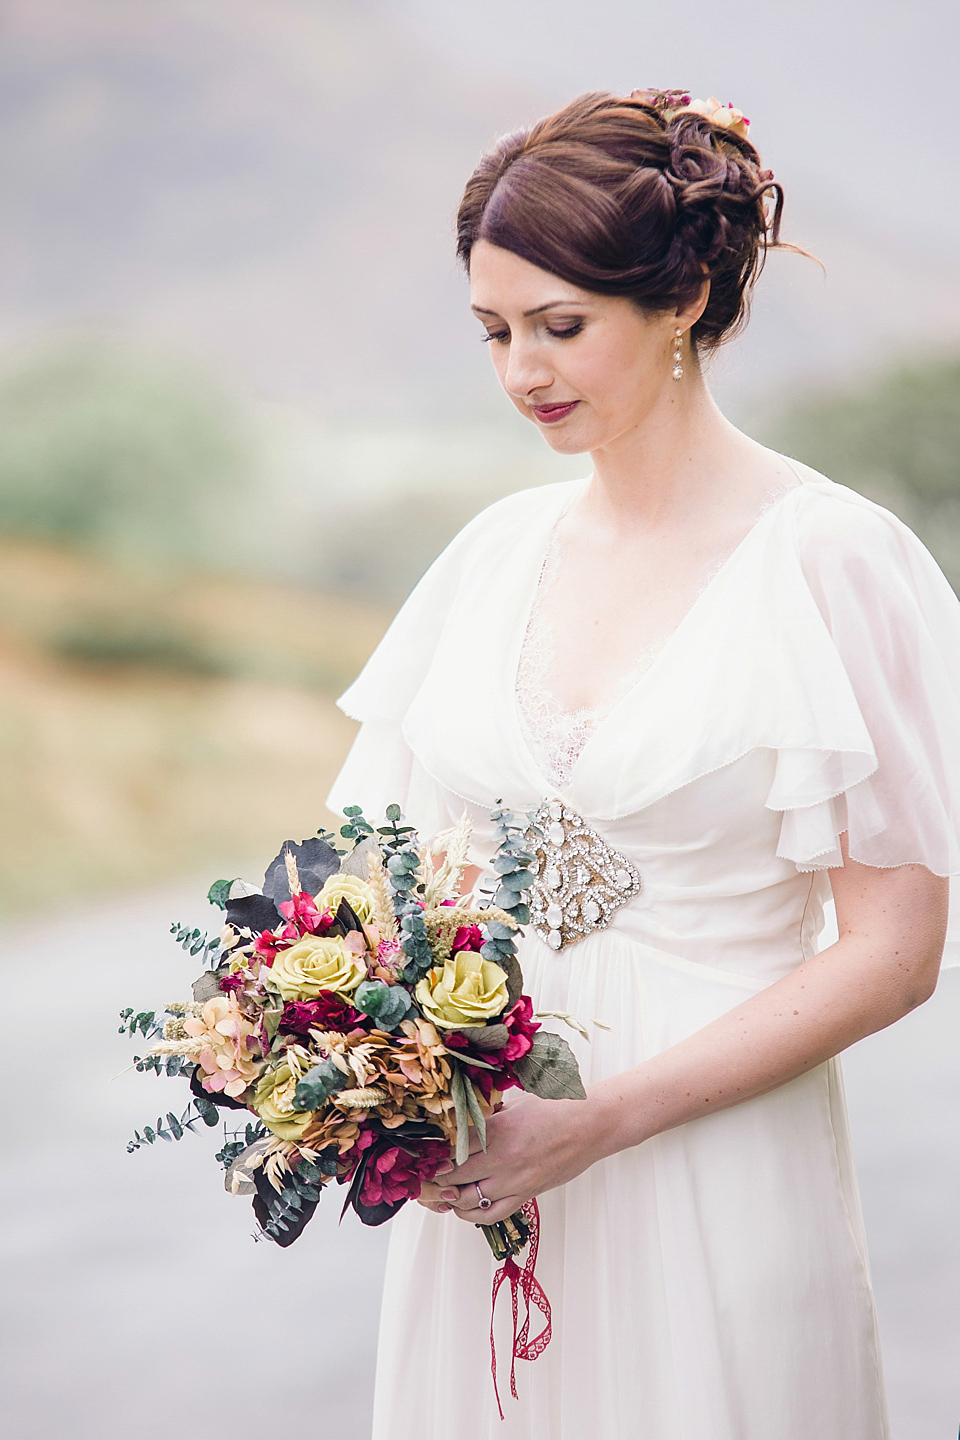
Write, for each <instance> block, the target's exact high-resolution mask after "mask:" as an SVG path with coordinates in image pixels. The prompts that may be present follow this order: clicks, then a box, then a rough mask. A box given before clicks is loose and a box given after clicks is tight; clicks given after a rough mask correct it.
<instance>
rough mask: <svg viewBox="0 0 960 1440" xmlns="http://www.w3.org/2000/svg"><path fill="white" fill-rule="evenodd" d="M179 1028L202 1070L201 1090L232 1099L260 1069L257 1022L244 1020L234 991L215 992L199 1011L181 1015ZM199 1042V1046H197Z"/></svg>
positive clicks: (244, 1017)
mask: <svg viewBox="0 0 960 1440" xmlns="http://www.w3.org/2000/svg"><path fill="white" fill-rule="evenodd" d="M183 1028H184V1030H185V1032H186V1034H187V1035H188V1036H189V1037H190V1039H191V1040H193V1041H194V1042H195V1043H194V1046H193V1047H192V1048H193V1051H194V1054H195V1055H196V1058H197V1063H198V1064H199V1066H200V1069H201V1070H202V1071H203V1079H202V1081H201V1084H202V1085H203V1088H204V1090H211V1091H217V1092H219V1091H223V1092H224V1093H225V1094H227V1095H230V1096H231V1097H232V1098H234V1099H236V1098H237V1097H238V1096H240V1095H242V1094H243V1092H244V1091H245V1090H246V1089H247V1088H248V1087H249V1086H250V1084H251V1083H252V1081H254V1080H256V1078H257V1076H258V1074H259V1073H260V1069H261V1063H260V1062H261V1052H260V1034H259V1031H260V1026H259V1022H257V1021H252V1020H248V1019H247V1017H246V1015H244V1014H243V1011H242V1010H241V1009H240V1006H239V1005H238V1004H237V999H236V996H235V995H215V996H214V997H213V999H211V1000H207V1001H206V1002H205V1003H204V1004H203V1005H201V1006H200V1011H199V1014H194V1015H185V1016H184V1019H183ZM198 1045H199V1047H200V1048H197V1047H198Z"/></svg>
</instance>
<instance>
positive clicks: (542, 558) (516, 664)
mask: <svg viewBox="0 0 960 1440" xmlns="http://www.w3.org/2000/svg"><path fill="white" fill-rule="evenodd" d="M779 458H780V459H782V460H783V461H785V463H786V464H787V466H788V468H789V469H790V470H791V471H792V473H793V474H794V475H795V476H796V479H797V484H796V485H791V486H790V488H789V489H788V490H784V491H783V492H782V493H781V494H779V495H777V496H775V497H774V498H773V499H772V500H770V501H768V502H767V504H766V505H764V506H763V508H762V510H761V511H760V513H759V515H757V517H756V518H755V519H754V520H753V522H752V523H751V525H750V527H749V529H748V530H747V531H746V532H745V534H744V535H743V536H741V538H740V540H738V541H737V544H736V545H735V546H734V547H733V549H732V550H731V551H730V553H729V554H728V555H727V556H726V557H725V558H724V559H723V560H721V562H720V564H719V565H718V566H717V567H716V568H715V569H714V571H713V573H712V574H711V575H710V577H709V578H708V580H707V581H706V583H705V584H704V585H703V586H702V587H701V588H700V589H699V590H698V591H697V594H696V595H695V596H694V598H693V600H692V601H691V603H690V605H689V607H688V608H687V609H686V610H685V611H684V613H683V615H682V616H681V618H680V620H679V621H678V623H677V624H676V625H675V626H674V628H673V630H671V631H670V633H669V635H667V637H666V638H665V639H664V641H663V643H662V644H661V646H660V647H659V649H658V650H657V652H656V654H655V655H654V657H653V659H652V660H651V662H650V664H649V665H648V666H647V667H646V669H644V670H642V671H641V673H640V674H639V675H638V676H636V677H635V679H634V680H633V681H632V682H631V683H630V684H629V685H628V686H627V687H626V689H625V690H623V691H622V693H621V694H620V695H618V696H617V697H616V699H615V700H614V701H613V703H612V704H611V705H610V706H609V708H607V709H606V710H604V712H603V714H602V715H601V716H600V718H599V720H598V722H597V724H596V726H595V728H594V729H593V730H592V731H591V733H590V734H589V735H588V736H587V738H586V740H585V741H584V743H583V745H582V746H581V748H580V751H579V752H578V754H577V756H576V758H575V759H574V761H573V764H572V765H571V767H570V773H569V774H568V776H567V781H566V784H565V785H563V786H560V787H558V786H556V785H554V784H553V783H552V782H551V781H550V780H549V777H548V776H546V775H545V774H544V773H543V768H542V766H541V764H540V762H539V760H538V759H537V757H536V755H534V753H533V750H532V748H531V745H530V741H529V739H528V736H527V732H526V728H525V726H524V723H523V717H522V715H521V713H520V704H519V698H518V692H517V685H518V681H519V672H520V662H521V659H522V656H523V647H524V643H525V641H526V637H527V632H528V629H529V626H530V622H531V619H532V617H533V611H534V606H535V605H536V603H537V597H538V595H539V593H540V585H541V581H542V577H543V570H544V566H545V563H546V560H547V556H548V555H549V552H550V546H551V544H552V543H553V538H554V536H555V534H556V531H557V527H558V526H559V524H560V522H561V521H562V520H563V517H564V516H565V515H566V514H567V512H568V511H569V510H570V509H571V507H572V506H573V505H574V503H575V502H576V500H578V499H579V498H580V496H581V495H583V494H584V493H585V491H586V489H587V487H588V486H589V484H590V482H591V480H592V479H593V476H592V475H589V476H587V478H586V479H585V480H581V481H579V482H577V481H574V482H573V488H572V489H571V493H570V494H569V495H568V496H567V498H566V500H565V503H564V505H563V506H562V508H561V509H560V510H559V511H558V512H557V513H556V515H554V517H553V520H552V522H551V524H550V528H549V530H548V531H547V533H546V537H545V539H544V541H543V543H542V544H541V545H540V546H539V547H538V554H537V558H536V562H535V569H534V575H535V581H534V584H533V586H532V589H531V590H530V592H529V594H528V595H527V597H526V601H525V604H524V606H523V607H522V624H521V626H520V631H519V638H518V639H517V638H515V642H514V647H513V654H512V656H511V661H510V668H509V674H510V677H511V695H510V713H511V715H512V717H513V725H514V730H515V733H516V735H517V736H518V738H519V741H520V744H521V746H522V747H523V753H524V755H525V756H526V757H527V759H528V761H529V762H530V764H531V766H532V768H533V772H534V773H535V774H536V775H537V776H538V777H539V779H540V780H541V781H543V782H544V784H545V787H546V789H545V791H544V793H545V794H546V793H549V794H555V795H557V796H560V797H562V796H563V795H564V794H566V793H567V792H568V791H569V790H570V789H571V787H572V786H573V783H574V779H575V776H576V772H577V768H578V766H579V765H580V761H581V759H582V757H583V755H584V754H585V752H586V751H587V750H588V749H589V748H590V746H591V745H592V744H593V743H594V741H595V740H596V739H597V736H598V735H600V734H601V733H602V731H603V730H604V728H605V726H606V725H607V723H608V722H609V721H610V720H611V719H612V718H613V716H614V715H615V714H616V713H617V711H618V710H619V709H620V708H621V707H622V706H623V705H625V704H626V703H627V701H628V700H629V699H630V698H631V697H632V696H633V695H634V694H635V693H636V691H637V690H638V689H639V688H640V687H641V686H642V685H644V684H645V683H646V682H647V680H648V678H649V676H650V675H651V674H653V672H654V671H655V670H656V669H657V668H658V667H659V666H660V665H661V661H662V659H663V656H664V655H665V654H667V653H668V652H669V651H671V650H672V649H673V648H675V643H676V642H678V637H680V636H681V634H682V632H684V631H685V630H686V629H688V627H689V622H690V621H691V619H692V617H693V616H694V615H695V614H696V613H698V612H699V611H700V610H702V609H703V602H704V601H705V600H706V599H707V597H708V595H709V594H710V593H711V591H712V590H714V589H715V588H716V587H717V586H718V584H719V582H720V580H721V579H722V577H723V576H725V575H726V574H727V573H728V571H729V569H730V568H731V567H732V566H733V564H734V562H735V561H736V560H737V558H738V557H739V556H740V555H741V554H742V552H743V551H744V550H745V549H746V548H747V546H748V544H749V542H750V541H751V540H752V539H753V537H754V536H755V535H756V534H757V533H758V531H759V530H760V528H761V526H762V525H763V524H764V523H765V522H766V521H768V520H769V519H771V518H772V517H773V515H775V514H776V513H778V512H779V510H780V508H781V506H782V505H783V503H784V501H785V500H787V499H789V497H790V496H791V495H794V494H796V493H797V491H798V490H802V489H803V487H804V485H805V484H806V483H807V482H806V481H805V480H804V479H803V476H802V475H801V474H800V472H799V470H798V469H797V468H796V466H795V465H794V464H793V462H792V461H791V460H790V459H789V458H788V457H787V456H786V455H782V456H780V457H779ZM566 713H568V714H573V713H575V712H572V711H569V712H566Z"/></svg>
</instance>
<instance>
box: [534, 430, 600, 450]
mask: <svg viewBox="0 0 960 1440" xmlns="http://www.w3.org/2000/svg"><path fill="white" fill-rule="evenodd" d="M537 428H538V429H539V430H540V434H541V436H542V438H543V439H544V440H546V442H547V444H548V445H549V446H550V449H551V450H556V452H557V454H558V455H586V454H587V453H588V452H589V451H590V450H592V449H593V448H594V442H593V441H592V440H589V439H588V438H587V437H586V436H585V435H584V434H583V433H582V432H581V433H579V434H578V433H577V432H576V431H575V430H568V431H567V433H566V434H565V435H564V434H558V433H557V431H556V430H552V429H550V428H549V427H541V426H538V427H537Z"/></svg>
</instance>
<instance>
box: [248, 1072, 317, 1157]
mask: <svg viewBox="0 0 960 1440" xmlns="http://www.w3.org/2000/svg"><path fill="white" fill-rule="evenodd" d="M296 1089H297V1077H296V1076H295V1075H294V1074H293V1073H292V1071H291V1069H290V1066H289V1065H288V1064H287V1062H286V1061H283V1063H282V1064H280V1065H278V1066H277V1068H276V1069H275V1070H268V1071H267V1073H266V1075H264V1076H262V1077H261V1079H260V1083H259V1084H258V1086H257V1088H256V1091H255V1092H254V1096H253V1108H254V1110H255V1111H256V1112H257V1114H258V1115H259V1116H260V1119H261V1120H262V1121H263V1123H264V1125H266V1127H267V1129H268V1130H272V1131H273V1133H274V1135H277V1136H279V1138H280V1139H281V1140H299V1139H300V1136H301V1135H302V1134H303V1132H304V1130H306V1128H307V1126H308V1125H309V1124H310V1121H311V1120H312V1119H313V1111H312V1110H295V1109H294V1108H293V1097H294V1094H295V1093H296Z"/></svg>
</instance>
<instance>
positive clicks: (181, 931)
mask: <svg viewBox="0 0 960 1440" xmlns="http://www.w3.org/2000/svg"><path fill="white" fill-rule="evenodd" d="M217 883H218V884H222V883H223V882H222V881H218V882H217ZM207 898H208V899H209V896H208V897H207ZM214 903H215V902H214ZM170 934H171V935H172V936H173V937H174V939H175V940H176V942H177V944H178V945H179V946H180V947H181V949H183V950H186V952H187V954H188V955H199V956H200V963H201V965H210V966H213V965H215V964H216V963H217V960H218V959H219V952H220V937H219V936H214V938H213V939H212V940H209V939H208V938H207V936H206V935H205V934H204V932H203V931H202V930H196V929H194V930H188V929H187V927H186V926H185V925H180V924H179V923H178V922H177V921H176V920H175V921H174V922H173V924H172V925H171V926H170Z"/></svg>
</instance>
